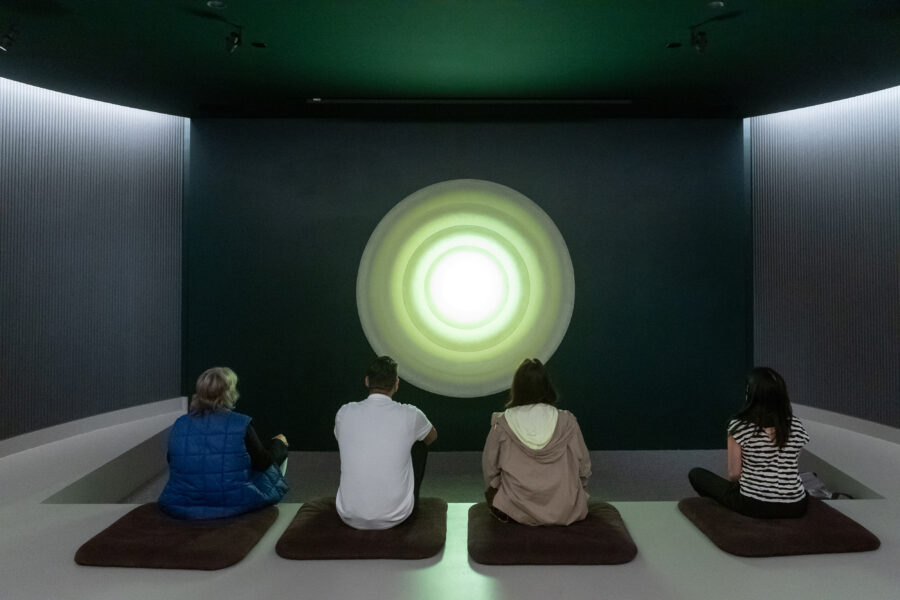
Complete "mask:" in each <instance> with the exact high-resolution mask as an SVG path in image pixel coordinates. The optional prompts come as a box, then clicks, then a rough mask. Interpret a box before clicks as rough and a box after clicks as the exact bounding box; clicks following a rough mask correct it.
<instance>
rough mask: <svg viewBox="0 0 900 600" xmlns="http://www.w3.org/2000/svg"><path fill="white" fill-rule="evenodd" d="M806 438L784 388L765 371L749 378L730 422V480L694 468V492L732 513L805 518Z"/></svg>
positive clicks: (779, 379) (776, 377) (760, 369)
mask: <svg viewBox="0 0 900 600" xmlns="http://www.w3.org/2000/svg"><path fill="white" fill-rule="evenodd" d="M807 442H809V434H807V433H806V429H804V428H803V423H802V422H801V421H800V419H798V418H797V417H795V416H794V413H793V411H792V410H791V401H790V398H789V397H788V392H787V386H786V385H785V383H784V379H782V377H781V375H779V374H778V373H777V372H776V371H775V370H774V369H770V368H768V367H756V368H755V369H753V371H751V372H750V376H749V378H748V380H747V388H746V398H745V404H744V408H743V409H741V411H740V412H739V413H738V414H737V415H736V416H735V418H734V419H732V420H731V422H730V423H729V424H728V479H725V478H723V477H720V476H718V475H716V474H715V473H712V472H710V471H708V470H706V469H702V468H700V467H697V468H695V469H691V472H690V473H688V479H689V480H690V482H691V486H693V488H694V490H695V491H696V492H697V493H698V494H699V495H701V496H707V497H710V498H712V499H713V500H715V501H716V502H718V503H719V504H721V505H723V506H725V507H727V508H730V509H731V510H733V511H735V512H738V513H741V514H742V515H746V516H748V517H755V518H760V519H786V518H798V517H802V516H803V515H804V514H806V508H807V494H806V490H805V489H804V488H803V483H802V482H801V481H800V474H799V467H798V464H797V463H798V459H799V456H800V451H801V450H802V449H803V446H804V445H806V443H807Z"/></svg>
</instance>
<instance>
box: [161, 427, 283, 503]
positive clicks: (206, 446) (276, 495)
mask: <svg viewBox="0 0 900 600" xmlns="http://www.w3.org/2000/svg"><path fill="white" fill-rule="evenodd" d="M249 424H250V417H248V416H247V415H242V414H240V413H236V412H233V411H219V412H214V413H208V414H202V415H191V414H187V415H184V416H181V417H179V418H178V420H177V421H175V424H174V425H173V426H172V432H171V434H170V435H169V482H168V483H167V484H166V487H165V489H164V490H163V493H162V494H161V495H160V497H159V507H160V508H161V509H162V510H163V511H164V512H166V513H167V514H169V515H171V516H173V517H176V518H179V519H219V518H223V517H230V516H233V515H237V514H240V513H245V512H248V511H251V510H256V509H258V508H262V507H264V506H268V505H270V504H275V503H277V502H278V501H279V500H281V499H282V498H283V497H284V494H285V492H287V484H286V483H285V481H284V477H282V476H281V471H279V470H278V467H276V466H275V465H270V466H269V468H268V469H266V470H265V471H254V470H253V468H252V467H251V466H250V455H249V454H248V453H247V447H246V446H245V445H244V436H245V435H246V433H247V426H248V425H249Z"/></svg>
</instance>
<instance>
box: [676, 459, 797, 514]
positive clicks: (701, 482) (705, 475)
mask: <svg viewBox="0 0 900 600" xmlns="http://www.w3.org/2000/svg"><path fill="white" fill-rule="evenodd" d="M688 480H690V482H691V487H693V488H694V491H696V492H697V493H698V494H700V495H701V496H706V497H707V498H712V499H713V500H715V501H716V502H718V503H719V504H721V505H722V506H724V507H726V508H730V509H731V510H733V511H735V512H738V513H741V514H742V515H747V516H748V517H754V518H757V519H796V518H798V517H802V516H803V515H805V514H806V504H807V497H806V496H803V499H802V500H798V501H797V502H787V503H785V502H763V501H762V500H756V499H754V498H748V497H747V496H744V495H743V494H741V489H740V484H739V483H738V482H737V481H729V480H727V479H725V478H724V477H719V476H718V475H716V474H715V473H713V472H711V471H707V470H706V469H700V468H696V469H691V472H690V473H688Z"/></svg>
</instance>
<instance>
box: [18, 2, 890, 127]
mask: <svg viewBox="0 0 900 600" xmlns="http://www.w3.org/2000/svg"><path fill="white" fill-rule="evenodd" d="M208 4H216V3H215V2H210V3H207V2H206V0H173V1H168V2H164V1H153V0H143V1H136V0H0V43H2V44H3V46H6V47H7V51H6V52H0V76H2V77H7V78H9V79H14V80H17V81H21V82H25V83H30V84H34V85H38V86H41V87H46V88H50V89H53V90H58V91H62V92H67V93H71V94H77V95H81V96H86V97H90V98H95V99H99V100H105V101H109V102H114V103H117V104H123V105H127V106H135V107H139V108H145V109H149V110H155V111H160V112H166V113H171V114H177V115H183V116H188V117H207V116H251V117H296V116H351V117H352V116H375V117H381V118H392V117H396V118H409V117H414V118H420V117H426V118H458V117H467V116H471V117H479V118H495V117H503V118H510V117H511V118H528V117H537V118H573V117H576V118H577V117H615V116H652V117H662V116H665V117H745V116H752V115H757V114H764V113H769V112H774V111H780V110H785V109H790V108H797V107H801V106H808V105H810V104H817V103H821V102H826V101H830V100H836V99H839V98H845V97H849V96H853V95H857V94H861V93H866V92H871V91H875V90H879V89H883V88H887V87H892V86H896V85H900V1H898V0H880V1H861V0H726V2H724V3H721V2H720V3H710V2H708V1H706V0H670V1H666V0H645V1H638V0H618V1H615V0H605V1H604V0H595V1H589V0H568V1H562V0H546V1H540V0H359V1H342V0H306V1H299V0H295V1H289V0H225V1H224V2H220V3H219V4H224V5H226V6H225V7H224V8H216V7H211V6H208ZM718 4H724V6H716V5H718ZM233 34H237V36H239V41H240V44H239V45H237V44H236V37H235V36H233ZM692 38H693V39H692ZM4 40H5V41H4ZM674 44H680V45H681V46H680V47H672V48H670V47H667V46H668V45H674ZM704 44H705V47H704V48H702V52H698V51H697V50H696V49H695V48H694V46H695V45H699V46H703V45H704ZM262 45H264V47H258V46H262ZM232 46H234V48H233V51H231V52H230V51H229V49H232V48H231V47H232Z"/></svg>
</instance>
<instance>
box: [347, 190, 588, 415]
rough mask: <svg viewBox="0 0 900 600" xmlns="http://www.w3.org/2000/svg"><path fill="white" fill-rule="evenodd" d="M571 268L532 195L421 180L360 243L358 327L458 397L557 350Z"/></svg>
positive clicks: (405, 365)
mask: <svg viewBox="0 0 900 600" xmlns="http://www.w3.org/2000/svg"><path fill="white" fill-rule="evenodd" d="M574 302H575V277H574V273H573V270H572V260H571V258H570V257H569V251H568V248H566V243H565V241H564V240H563V237H562V235H561V234H560V233H559V230H558V229H557V228H556V225H554V224H553V221H552V220H550V217H548V216H547V215H546V213H544V211H542V210H541V209H540V208H539V207H538V206H537V205H536V204H535V203H534V202H532V201H531V200H529V199H528V198H526V197H525V196H523V195H522V194H520V193H519V192H517V191H515V190H513V189H511V188H508V187H506V186H503V185H500V184H498V183H493V182H490V181H481V180H476V179H457V180H452V181H444V182H441V183H436V184H434V185H430V186H428V187H425V188H422V189H420V190H418V191H416V192H414V193H413V194H412V195H410V196H408V197H407V198H405V199H404V200H403V201H401V202H400V203H399V204H397V205H396V206H394V208H393V209H391V210H390V211H389V212H388V213H387V215H385V217H384V218H383V219H382V220H381V222H380V223H379V224H378V226H377V227H376V228H375V231H374V232H373V233H372V236H371V237H370V238H369V242H368V244H367V245H366V248H365V250H364V251H363V255H362V260H361V261H360V265H359V273H358V275H357V280H356V304H357V309H358V311H359V319H360V322H361V323H362V328H363V331H364V333H365V335H366V338H367V339H368V341H369V344H371V346H372V348H373V349H374V350H375V352H376V353H377V354H379V355H382V354H387V355H390V356H392V357H393V358H394V359H395V360H396V361H397V362H398V363H399V365H400V376H401V378H403V379H404V380H406V381H408V382H409V383H412V384H413V385H415V386H417V387H419V388H422V389H424V390H427V391H430V392H434V393H436V394H441V395H444V396H450V397H457V398H472V397H478V396H486V395H489V394H493V393H495V392H500V391H502V390H505V389H507V388H509V385H510V383H511V381H512V376H513V373H514V372H515V369H516V367H517V366H518V365H519V363H520V362H521V361H522V360H523V359H524V358H529V357H537V358H540V359H541V360H543V361H546V360H548V359H549V358H550V356H551V355H552V354H553V352H554V351H556V349H557V347H558V346H559V344H560V342H561V341H562V339H563V336H564V335H565V333H566V329H567V328H568V326H569V321H570V319H571V317H572V309H573V308H574Z"/></svg>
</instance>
